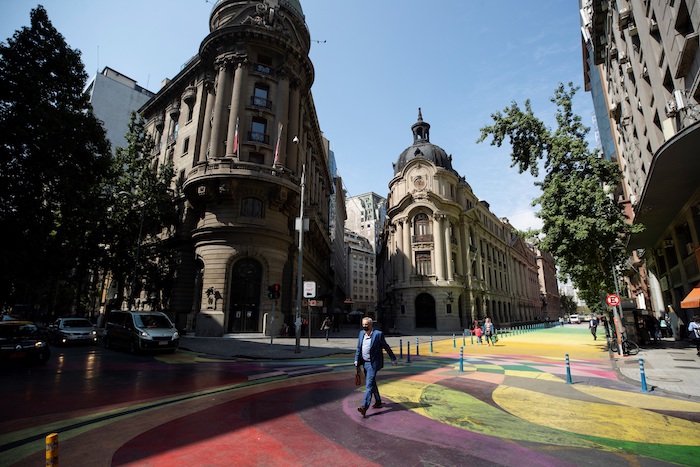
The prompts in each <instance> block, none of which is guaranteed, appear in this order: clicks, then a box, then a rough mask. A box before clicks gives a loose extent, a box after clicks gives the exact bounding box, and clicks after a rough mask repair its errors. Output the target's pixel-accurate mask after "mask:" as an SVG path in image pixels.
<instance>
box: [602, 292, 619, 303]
mask: <svg viewBox="0 0 700 467" xmlns="http://www.w3.org/2000/svg"><path fill="white" fill-rule="evenodd" d="M605 302H606V303H607V304H608V305H610V306H618V305H619V304H620V297H618V296H617V295H615V294H614V293H611V294H610V295H608V296H607V297H606V299H605Z"/></svg>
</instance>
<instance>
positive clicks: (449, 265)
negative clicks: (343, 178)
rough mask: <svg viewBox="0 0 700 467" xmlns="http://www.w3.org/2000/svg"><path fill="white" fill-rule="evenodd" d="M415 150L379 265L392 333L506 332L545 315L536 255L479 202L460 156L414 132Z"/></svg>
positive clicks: (424, 126) (401, 161)
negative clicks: (479, 323) (483, 324)
mask: <svg viewBox="0 0 700 467" xmlns="http://www.w3.org/2000/svg"><path fill="white" fill-rule="evenodd" d="M411 130H412V132H413V144H412V145H411V146H409V147H408V148H407V149H406V150H404V151H403V152H402V153H401V154H400V156H399V158H398V160H397V162H396V164H394V178H393V179H392V180H391V182H390V183H389V190H390V192H389V196H388V198H387V225H386V228H385V231H384V237H385V238H384V241H383V243H384V244H385V245H386V248H384V250H383V252H382V254H380V257H379V260H378V268H379V271H378V281H379V284H378V290H379V294H380V297H379V302H380V304H381V306H380V309H381V310H382V312H383V316H382V317H381V318H380V319H382V320H383V321H384V322H385V327H386V328H388V329H395V330H397V331H400V332H410V331H413V330H415V329H417V328H418V329H419V328H424V329H435V330H437V331H450V332H453V331H461V330H462V329H464V328H468V327H469V326H470V324H471V323H473V321H474V320H483V319H484V318H485V317H490V318H492V319H493V321H494V322H495V323H496V325H498V326H507V325H512V324H516V323H523V322H532V321H535V320H536V318H537V317H538V316H540V315H541V296H540V290H539V283H538V268H537V258H536V255H535V252H534V251H533V250H532V248H530V246H529V245H528V244H527V243H526V242H524V241H523V239H521V238H520V237H518V236H517V235H516V234H515V232H514V230H513V228H512V226H510V224H509V223H508V222H507V221H506V220H501V219H499V218H498V217H496V216H495V215H494V214H493V213H492V212H491V211H490V210H489V205H488V203H487V202H485V201H479V200H478V198H477V197H476V196H475V195H474V193H473V192H472V189H471V187H470V186H469V184H468V183H467V182H466V180H465V179H464V177H462V176H460V175H459V174H458V173H457V172H456V171H455V170H454V169H453V168H452V157H451V156H448V155H447V153H446V152H445V151H444V150H443V149H442V148H440V147H439V146H436V145H434V144H432V143H431V142H430V135H429V131H430V125H429V124H428V123H426V122H424V121H423V118H422V115H421V112H420V109H419V111H418V121H417V122H416V123H415V124H414V125H413V126H412V127H411Z"/></svg>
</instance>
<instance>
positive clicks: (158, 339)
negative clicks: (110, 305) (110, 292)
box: [102, 311, 180, 353]
mask: <svg viewBox="0 0 700 467" xmlns="http://www.w3.org/2000/svg"><path fill="white" fill-rule="evenodd" d="M102 339H103V340H104V343H105V347H106V348H108V349H109V348H112V347H123V348H126V349H128V350H129V352H131V353H136V352H139V351H142V350H167V351H170V352H172V351H174V350H175V349H177V347H178V345H180V334H179V333H178V332H177V329H175V325H174V324H173V322H172V321H170V318H168V315H166V314H165V313H162V312H160V311H112V312H111V313H110V314H109V316H108V317H107V323H106V324H105V330H104V335H103V336H102Z"/></svg>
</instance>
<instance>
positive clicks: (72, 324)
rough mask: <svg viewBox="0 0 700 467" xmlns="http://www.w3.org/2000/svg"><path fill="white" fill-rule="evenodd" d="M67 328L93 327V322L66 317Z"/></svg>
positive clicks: (64, 323) (64, 322) (64, 324)
mask: <svg viewBox="0 0 700 467" xmlns="http://www.w3.org/2000/svg"><path fill="white" fill-rule="evenodd" d="M63 327H66V328H91V327H92V323H91V322H90V321H88V320H86V319H66V320H64V321H63Z"/></svg>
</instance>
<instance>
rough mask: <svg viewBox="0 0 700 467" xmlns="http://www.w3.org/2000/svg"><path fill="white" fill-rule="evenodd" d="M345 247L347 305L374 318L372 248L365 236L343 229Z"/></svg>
mask: <svg viewBox="0 0 700 467" xmlns="http://www.w3.org/2000/svg"><path fill="white" fill-rule="evenodd" d="M345 247H346V251H347V255H346V258H347V259H346V264H347V268H348V274H347V281H348V285H347V287H346V290H347V292H348V302H347V303H348V304H349V305H350V308H352V310H353V311H360V312H362V313H363V314H364V315H365V316H370V317H372V318H376V314H375V310H376V308H377V269H376V262H377V257H376V255H375V253H374V247H373V245H372V243H371V242H370V241H369V239H367V238H366V237H365V236H363V235H360V234H358V233H357V232H353V231H351V230H348V229H345Z"/></svg>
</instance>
